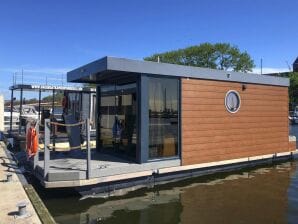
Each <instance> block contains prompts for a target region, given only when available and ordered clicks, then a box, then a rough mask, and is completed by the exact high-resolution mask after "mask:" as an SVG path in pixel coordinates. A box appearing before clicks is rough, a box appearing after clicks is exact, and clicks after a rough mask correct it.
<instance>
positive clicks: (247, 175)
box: [44, 161, 298, 224]
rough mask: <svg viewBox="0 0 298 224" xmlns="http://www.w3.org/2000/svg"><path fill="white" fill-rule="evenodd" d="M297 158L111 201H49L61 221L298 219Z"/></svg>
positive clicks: (66, 199)
mask: <svg viewBox="0 0 298 224" xmlns="http://www.w3.org/2000/svg"><path fill="white" fill-rule="evenodd" d="M297 165H298V162H297V161H295V162H286V163H281V164H278V165H274V166H268V167H261V168H256V169H253V170H244V171H241V172H239V171H238V172H233V173H229V174H219V175H212V176H208V177H205V178H195V179H191V180H186V181H181V182H178V183H173V184H168V185H164V186H160V187H156V188H154V189H149V190H142V191H136V192H132V193H129V195H126V196H125V197H118V198H110V199H95V198H93V199H91V198H89V199H84V200H79V198H76V197H69V198H60V199H57V198H52V199H45V200H44V202H45V204H46V205H47V207H48V209H49V210H50V212H51V213H52V215H53V216H54V218H55V220H56V221H57V222H58V223H142V224H146V223H148V224H149V223H154V224H158V223H171V224H172V223H297V222H298V171H297V170H298V168H297V167H298V166H297Z"/></svg>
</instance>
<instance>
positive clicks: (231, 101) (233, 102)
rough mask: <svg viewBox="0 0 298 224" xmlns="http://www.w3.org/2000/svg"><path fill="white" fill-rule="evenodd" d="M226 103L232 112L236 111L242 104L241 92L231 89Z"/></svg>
mask: <svg viewBox="0 0 298 224" xmlns="http://www.w3.org/2000/svg"><path fill="white" fill-rule="evenodd" d="M225 105H226V108H227V110H228V111H229V112H230V113H236V112H237V111H238V110H239V108H240V105H241V99H240V96H239V93H238V92H237V91H235V90H230V91H228V92H227V94H226V98H225Z"/></svg>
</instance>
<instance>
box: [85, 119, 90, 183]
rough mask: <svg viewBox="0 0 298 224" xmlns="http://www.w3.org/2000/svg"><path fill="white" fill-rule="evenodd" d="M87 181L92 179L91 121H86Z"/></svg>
mask: <svg viewBox="0 0 298 224" xmlns="http://www.w3.org/2000/svg"><path fill="white" fill-rule="evenodd" d="M86 138H87V139H86V148H87V179H90V178H91V149H90V120H89V118H87V119H86Z"/></svg>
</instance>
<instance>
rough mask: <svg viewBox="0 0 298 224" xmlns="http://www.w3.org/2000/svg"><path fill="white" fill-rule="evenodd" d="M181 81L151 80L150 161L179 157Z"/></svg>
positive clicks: (170, 79) (168, 79) (171, 79)
mask: <svg viewBox="0 0 298 224" xmlns="http://www.w3.org/2000/svg"><path fill="white" fill-rule="evenodd" d="M178 107H179V80H178V79H174V78H153V77H152V78H149V159H154V158H162V157H171V156H177V155H178V133H179V132H178V131H179V130H178V125H179V124H178Z"/></svg>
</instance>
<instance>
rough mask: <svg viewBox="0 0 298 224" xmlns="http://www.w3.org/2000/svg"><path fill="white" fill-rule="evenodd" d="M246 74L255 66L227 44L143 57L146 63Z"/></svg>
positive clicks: (234, 47) (207, 45) (206, 45)
mask: <svg viewBox="0 0 298 224" xmlns="http://www.w3.org/2000/svg"><path fill="white" fill-rule="evenodd" d="M158 57H159V59H160V61H161V62H165V63H171V64H178V65H190V66H197V67H207V68H213V69H221V70H233V71H241V72H248V71H252V68H253V67H254V66H255V65H254V62H253V60H252V59H251V57H250V56H249V54H248V53H247V52H246V51H244V52H241V51H240V50H239V48H238V47H236V46H232V45H230V44H228V43H217V44H211V43H203V44H200V45H196V46H190V47H187V48H184V49H178V50H173V51H168V52H164V53H158V54H154V55H152V56H149V57H145V58H144V60H146V61H157V60H158Z"/></svg>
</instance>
